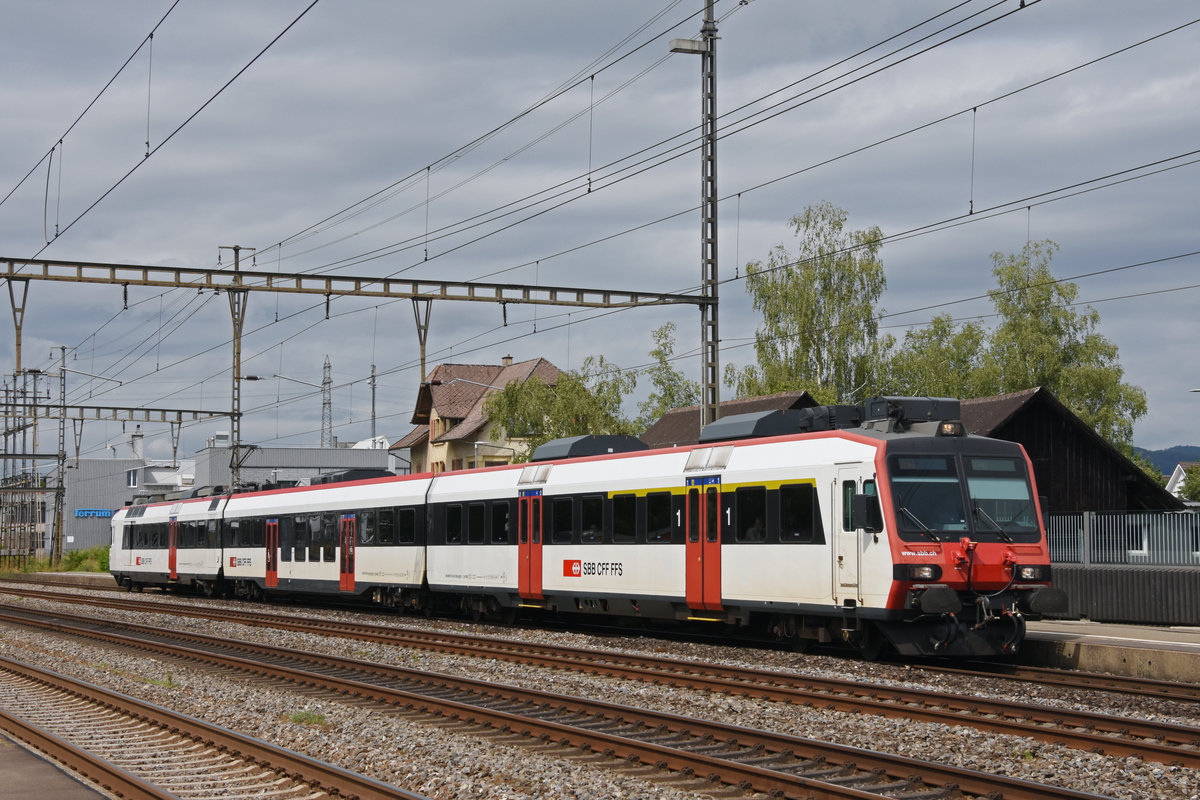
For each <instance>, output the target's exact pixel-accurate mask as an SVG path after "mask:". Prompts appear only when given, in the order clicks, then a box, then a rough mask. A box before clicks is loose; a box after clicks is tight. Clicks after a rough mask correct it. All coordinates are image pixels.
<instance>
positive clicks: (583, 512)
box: [579, 495, 604, 542]
mask: <svg viewBox="0 0 1200 800" xmlns="http://www.w3.org/2000/svg"><path fill="white" fill-rule="evenodd" d="M579 529H580V531H581V533H580V535H579V536H580V540H581V541H583V542H599V541H602V540H603V538H604V498H603V497H601V496H600V495H589V496H587V497H585V498H583V500H581V501H580V503H579Z"/></svg>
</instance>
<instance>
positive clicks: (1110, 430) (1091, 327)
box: [981, 241, 1146, 453]
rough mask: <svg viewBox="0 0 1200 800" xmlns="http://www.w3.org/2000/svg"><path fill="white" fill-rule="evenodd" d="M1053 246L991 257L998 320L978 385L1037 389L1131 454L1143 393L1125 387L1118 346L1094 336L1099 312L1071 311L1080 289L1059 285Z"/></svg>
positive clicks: (1087, 309) (1143, 408)
mask: <svg viewBox="0 0 1200 800" xmlns="http://www.w3.org/2000/svg"><path fill="white" fill-rule="evenodd" d="M1057 250H1058V245H1056V244H1054V243H1053V242H1050V241H1042V242H1030V243H1028V244H1026V245H1025V247H1024V249H1023V250H1022V251H1021V253H1019V254H1016V255H1003V254H1001V253H994V254H993V255H992V262H993V265H994V268H993V270H992V272H993V274H994V275H995V276H996V281H997V284H998V288H996V289H993V290H992V291H990V292H989V293H988V294H989V296H990V297H991V299H992V304H993V305H994V306H995V308H996V311H997V312H999V314H1000V323H999V325H998V326H997V327H996V329H995V331H994V332H993V333H992V337H991V346H990V348H989V350H988V353H987V355H986V357H985V359H984V360H985V363H984V366H983V376H982V380H981V384H982V386H983V388H984V389H985V391H988V393H989V394H1000V393H1002V392H1005V391H1016V390H1020V389H1027V388H1032V387H1034V386H1042V387H1045V388H1046V389H1049V390H1050V391H1051V392H1053V393H1054V396H1055V397H1057V398H1058V399H1059V400H1060V401H1061V402H1062V403H1063V405H1065V406H1067V407H1068V408H1070V409H1071V410H1072V411H1073V412H1075V414H1076V415H1078V416H1079V418H1080V419H1081V420H1083V421H1084V422H1085V423H1087V424H1088V425H1089V426H1091V427H1092V428H1093V429H1095V431H1096V432H1097V433H1099V434H1100V435H1101V436H1103V437H1104V438H1105V439H1107V440H1109V441H1110V442H1113V443H1114V444H1117V445H1119V446H1122V447H1123V448H1124V449H1126V450H1127V451H1129V452H1130V453H1131V452H1132V443H1133V423H1134V422H1135V421H1136V420H1137V419H1138V418H1139V417H1142V416H1144V415H1145V414H1146V393H1145V392H1144V391H1142V390H1141V389H1140V388H1138V387H1136V386H1132V385H1130V384H1127V383H1124V382H1123V381H1122V378H1123V377H1124V374H1125V370H1124V369H1123V368H1122V367H1121V363H1120V359H1119V357H1118V354H1117V346H1116V345H1115V344H1113V343H1112V342H1110V341H1109V340H1108V339H1106V338H1105V337H1104V336H1102V335H1101V334H1100V333H1098V332H1097V328H1098V327H1099V325H1100V314H1099V312H1097V311H1096V310H1095V309H1093V308H1092V307H1090V306H1086V307H1085V308H1084V309H1083V310H1082V311H1077V310H1076V309H1075V298H1076V297H1077V295H1078V293H1079V288H1078V286H1077V285H1076V284H1075V283H1073V282H1069V281H1057V280H1055V278H1054V276H1053V275H1052V274H1051V272H1050V261H1051V259H1052V258H1053V257H1054V253H1055V252H1056V251H1057Z"/></svg>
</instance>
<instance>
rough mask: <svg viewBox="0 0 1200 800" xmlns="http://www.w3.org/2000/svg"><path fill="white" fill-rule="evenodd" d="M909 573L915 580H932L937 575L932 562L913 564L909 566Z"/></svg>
mask: <svg viewBox="0 0 1200 800" xmlns="http://www.w3.org/2000/svg"><path fill="white" fill-rule="evenodd" d="M908 574H909V575H910V576H911V577H912V579H913V580H914V581H931V580H933V579H934V578H935V577H937V575H936V569H935V567H934V566H933V565H932V564H919V565H913V566H911V567H909V568H908Z"/></svg>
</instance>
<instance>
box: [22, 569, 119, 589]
mask: <svg viewBox="0 0 1200 800" xmlns="http://www.w3.org/2000/svg"><path fill="white" fill-rule="evenodd" d="M0 580H6V581H13V582H14V583H18V582H23V583H38V584H42V585H48V586H85V587H87V588H89V589H116V588H117V582H116V581H115V580H114V579H113V576H112V575H111V574H109V573H107V572H30V573H28V574H25V573H18V574H13V575H5V576H3V578H0Z"/></svg>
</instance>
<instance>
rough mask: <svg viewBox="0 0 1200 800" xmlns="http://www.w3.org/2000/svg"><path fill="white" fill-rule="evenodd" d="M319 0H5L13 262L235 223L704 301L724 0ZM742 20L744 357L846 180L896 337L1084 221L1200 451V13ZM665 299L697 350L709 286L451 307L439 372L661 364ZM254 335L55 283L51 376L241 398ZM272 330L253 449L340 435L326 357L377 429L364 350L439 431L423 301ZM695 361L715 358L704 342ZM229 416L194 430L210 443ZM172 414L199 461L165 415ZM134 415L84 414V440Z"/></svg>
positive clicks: (1078, 9) (729, 349) (220, 300)
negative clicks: (785, 263) (703, 220)
mask: <svg viewBox="0 0 1200 800" xmlns="http://www.w3.org/2000/svg"><path fill="white" fill-rule="evenodd" d="M309 4H310V0H286V1H285V0H273V1H272V2H258V3H245V2H240V1H239V2H232V1H231V0H229V1H226V0H212V1H210V2H203V3H201V2H197V0H180V2H178V3H174V2H173V0H156V1H155V2H147V1H146V0H139V2H121V1H120V0H109V2H105V3H94V2H83V1H82V0H78V1H77V2H70V1H68V0H63V1H62V2H55V3H25V2H16V0H3V2H2V4H0V5H2V7H0V14H2V17H0V18H2V19H3V20H4V25H3V26H2V27H0V48H2V49H3V52H4V54H5V57H4V60H3V65H2V66H0V70H2V74H3V80H0V107H2V108H3V109H4V118H3V122H2V123H0V198H4V200H3V203H2V204H0V256H2V257H4V258H16V259H22V258H42V259H56V260H62V261H98V262H115V263H131V264H154V265H179V266H186V267H197V268H207V267H212V266H214V265H216V264H217V262H218V258H220V259H221V262H222V265H223V266H225V267H228V266H229V264H230V260H231V255H230V253H229V251H222V250H219V248H220V247H221V246H228V245H241V246H243V247H245V248H255V249H256V252H255V254H254V260H253V262H252V263H250V264H246V266H247V267H250V268H256V269H259V270H267V271H280V272H288V273H298V272H306V273H327V272H335V273H337V274H341V275H362V276H371V277H379V276H385V275H404V276H406V277H420V278H439V279H448V280H455V281H469V280H486V281H491V282H501V283H513V284H537V285H559V286H579V287H595V288H612V289H619V290H651V291H665V292H683V291H694V290H695V287H696V286H697V284H698V282H699V275H700V266H699V252H700V247H699V228H700V224H699V213H698V211H697V210H695V209H696V206H697V204H698V199H699V156H698V154H697V152H696V151H695V150H694V144H695V142H694V139H695V135H696V130H695V126H696V125H697V123H698V122H699V116H700V95H699V89H700V76H699V72H700V59H699V58H697V57H696V56H692V55H686V54H677V55H672V54H670V53H669V41H670V40H671V39H674V38H691V37H696V36H698V34H699V29H700V16H699V15H700V12H701V11H702V7H701V6H702V3H701V0H682V1H680V2H669V1H668V0H650V1H649V2H648V1H647V0H609V1H608V2H605V3H569V2H562V0H510V1H509V2H505V3H496V2H490V3H483V2H474V3H468V2H444V3H410V2H398V1H392V2H385V1H383V0H376V1H373V2H372V1H368V0H340V1H335V0H321V2H317V3H315V4H313V5H312V7H311V9H309ZM1022 6H1024V7H1022ZM306 9H309V10H307V11H306ZM716 14H717V16H718V18H719V35H720V37H721V38H720V41H719V46H718V51H717V68H718V108H719V111H720V112H721V113H722V114H723V117H722V119H721V123H720V125H721V131H722V138H721V140H720V144H719V188H720V194H721V196H722V201H721V204H720V229H719V230H720V268H719V269H720V275H721V277H722V279H724V280H726V282H725V283H724V284H723V285H722V288H721V300H722V303H721V311H720V322H721V334H722V350H721V361H722V364H725V363H733V364H745V363H746V362H747V361H748V360H749V359H750V358H751V357H752V350H751V348H750V346H749V343H750V341H751V340H752V337H753V333H754V329H755V327H756V324H757V320H756V318H755V315H754V313H753V312H752V309H751V308H750V305H749V303H748V301H747V300H746V297H745V293H744V288H743V285H742V283H741V281H739V280H737V278H738V277H739V276H741V275H743V274H744V271H745V270H744V264H745V263H746V262H747V261H750V260H756V259H761V258H764V257H765V256H766V254H767V252H768V251H769V249H770V248H771V247H772V245H774V244H776V243H785V244H788V245H789V246H791V244H792V242H791V240H792V236H791V234H790V232H789V230H788V228H787V221H788V219H789V218H790V217H791V216H792V215H794V214H796V213H798V212H799V211H801V210H802V209H803V208H804V207H805V206H806V205H808V204H811V203H817V202H822V201H828V202H831V203H834V204H835V205H837V206H840V207H841V208H843V209H845V210H846V211H847V213H848V214H849V218H850V220H849V221H850V225H851V226H853V227H860V228H861V227H868V226H872V225H878V226H879V227H881V228H882V229H883V231H884V233H885V234H886V235H888V236H891V237H894V238H892V239H891V240H889V242H888V243H887V244H886V245H885V246H884V248H883V251H882V257H883V262H884V265H885V268H886V271H887V277H888V289H887V293H886V295H885V297H884V300H883V306H884V307H885V310H886V312H887V316H886V317H884V319H883V320H882V323H881V325H882V326H883V328H884V329H885V330H887V331H889V332H891V333H893V334H895V335H896V336H897V337H898V338H901V337H902V336H903V333H904V331H905V330H906V329H907V328H908V327H910V326H919V325H921V324H923V323H927V322H928V320H929V319H930V317H931V315H932V314H934V313H936V312H935V311H931V310H919V311H915V310H914V309H927V307H929V306H931V305H935V304H950V305H946V306H944V307H942V308H940V309H938V310H939V311H944V312H949V313H951V314H953V315H954V316H955V317H956V318H959V319H966V318H973V317H976V316H980V315H987V314H988V313H990V311H991V305H990V303H988V302H987V301H986V300H982V301H981V300H978V299H975V300H971V299H970V298H976V297H978V296H979V295H983V294H985V293H986V291H987V290H988V289H989V288H992V286H993V281H992V274H991V267H992V260H991V254H993V253H996V252H1001V253H1013V252H1017V251H1019V250H1021V248H1022V247H1023V246H1024V245H1025V243H1026V242H1027V241H1029V240H1030V239H1037V240H1040V239H1052V240H1054V241H1055V242H1057V243H1058V244H1059V245H1060V247H1061V250H1060V252H1059V253H1058V256H1057V257H1056V259H1055V262H1054V265H1053V269H1054V271H1055V273H1056V275H1058V276H1060V277H1067V278H1069V277H1074V276H1087V277H1078V278H1077V279H1076V280H1077V283H1078V286H1079V299H1080V300H1081V301H1083V302H1085V303H1088V304H1090V305H1091V306H1092V307H1093V308H1095V309H1096V310H1097V311H1098V312H1099V313H1100V315H1101V319H1102V324H1101V332H1102V333H1103V334H1104V335H1105V336H1107V337H1108V338H1109V339H1110V340H1112V341H1113V342H1114V343H1115V344H1116V345H1117V346H1118V347H1119V349H1120V356H1121V361H1122V364H1123V365H1124V367H1125V370H1126V378H1127V380H1128V381H1130V382H1132V383H1134V384H1136V385H1138V386H1141V387H1142V388H1143V389H1145V390H1146V392H1147V395H1148V398H1149V404H1150V411H1149V414H1148V415H1147V416H1146V417H1145V418H1144V419H1143V420H1141V421H1140V422H1139V423H1138V425H1137V428H1136V431H1135V439H1136V443H1137V444H1139V445H1141V446H1143V447H1150V448H1159V447H1166V446H1170V445H1174V444H1197V443H1200V423H1197V420H1198V419H1200V413H1197V412H1198V411H1200V394H1189V392H1188V390H1189V389H1191V388H1200V368H1198V365H1197V355H1196V354H1197V343H1198V342H1200V314H1197V312H1196V307H1197V305H1198V303H1200V288H1196V287H1197V284H1200V269H1197V266H1198V265H1200V256H1196V255H1187V254H1189V253H1193V252H1195V251H1197V250H1200V244H1198V243H1197V241H1196V231H1197V228H1198V226H1197V222H1198V210H1197V197H1198V193H1197V189H1198V187H1200V180H1198V178H1200V174H1198V173H1200V164H1198V163H1196V162H1197V158H1198V156H1200V154H1198V153H1197V151H1198V150H1200V137H1198V132H1200V64H1198V62H1197V60H1196V58H1195V53H1196V52H1198V51H1200V24H1191V23H1193V22H1196V18H1197V17H1198V16H1200V15H1198V14H1197V12H1196V8H1195V6H1194V5H1193V4H1190V3H1178V2H1170V1H1169V0H1145V1H1144V2H1140V3H1136V4H1131V3H1127V2H1116V0H1040V2H1036V1H1034V0H1026V2H1024V3H1021V2H1020V1H1019V0H1006V1H1004V2H960V3H954V2H952V1H951V0H942V1H941V2H924V1H921V2H916V1H914V2H905V3H895V2H882V1H881V0H880V1H876V0H861V1H856V2H846V3H814V2H807V1H805V0H752V1H751V2H741V3H738V2H734V0H722V2H718V3H717V4H716ZM164 15H165V17H164ZM297 18H299V19H297ZM293 22H294V25H293V24H292V23H293ZM289 25H291V26H292V27H290V29H288V26H289ZM1181 26H1184V27H1181ZM285 29H287V30H286V32H284V31H285ZM152 30H153V31H154V36H153V40H152V42H151V41H147V36H148V34H150V32H151V31H152ZM281 33H282V35H280V34H281ZM276 37H279V38H278V40H277V41H275V42H274V44H271V43H272V40H275V39H276ZM268 45H270V46H269V47H268ZM264 48H267V49H266V50H265V52H263V51H264ZM1119 51H1123V52H1119ZM260 53H261V55H260ZM126 62H128V63H126ZM123 64H124V65H125V66H124V67H123V68H122V65H123ZM243 69H244V71H242V70H243ZM239 72H240V74H239ZM1064 73H1065V74H1064ZM114 76H115V78H114ZM110 79H111V81H112V82H111V84H110V85H108V87H107V89H105V86H106V84H109V81H110ZM227 84H228V85H227ZM222 87H225V88H222ZM102 90H103V91H102ZM93 101H95V102H94V104H92V105H91V107H90V108H88V106H89V104H90V103H93ZM85 109H87V111H86V113H83V112H84V111H85ZM81 114H82V116H81ZM60 140H61V143H59V142H60ZM147 153H149V155H147ZM589 188H590V191H589ZM970 211H974V213H973V214H970V215H969V216H970V218H969V219H968V218H967V217H968V212H970ZM909 232H913V233H915V234H919V235H907V234H908V233H909ZM1150 262H1152V263H1150ZM1092 273H1102V274H1095V275H1092ZM126 294H127V297H126ZM126 303H127V307H126ZM568 312H569V313H568ZM668 320H669V321H674V322H675V323H676V324H677V325H678V326H679V333H678V351H679V352H681V353H693V352H698V338H699V330H698V329H699V324H698V313H697V311H696V310H695V308H693V307H675V308H668V309H663V308H658V309H642V310H634V311H622V312H619V313H612V312H607V313H604V312H595V311H581V310H575V311H571V310H570V309H554V308H547V307H538V308H536V309H535V308H534V307H532V306H509V307H508V308H507V309H506V311H505V312H504V313H502V310H501V309H500V308H499V307H497V306H494V305H490V304H479V303H454V304H450V303H442V304H435V305H434V307H433V311H432V318H431V328H430V334H429V345H428V346H429V363H430V364H431V365H432V364H436V363H438V362H441V361H453V362H458V363H497V362H498V361H499V360H500V358H501V357H502V356H504V355H506V354H511V355H512V356H513V357H514V358H515V359H517V360H523V359H528V358H533V357H537V356H544V357H546V358H548V359H549V360H551V361H552V362H554V363H555V364H557V365H558V366H560V367H562V368H576V367H579V366H580V365H581V364H582V362H583V360H584V358H585V357H586V356H588V355H599V354H602V355H604V356H605V357H606V358H608V359H609V360H610V361H613V362H615V363H617V364H619V365H621V366H624V367H635V366H639V365H644V364H645V363H646V362H647V355H646V354H647V351H648V350H649V349H650V347H651V346H652V342H651V338H650V332H651V331H652V330H653V329H654V328H656V327H658V326H659V325H661V324H662V323H663V322H665V321H668ZM984 321H985V322H986V321H987V318H986V317H984ZM0 327H3V328H4V330H5V332H4V333H3V338H0V361H2V364H3V366H2V368H3V370H4V371H5V372H6V373H8V374H11V372H12V369H13V360H14V357H13V346H12V345H13V338H14V337H13V330H12V327H11V325H9V324H7V323H6V324H5V325H4V326H0ZM230 332H231V326H230V320H229V307H228V304H227V301H226V298H225V297H223V296H214V295H212V294H210V293H204V294H199V293H197V292H196V291H195V290H174V291H166V292H163V291H160V290H152V289H144V288H137V287H131V288H129V290H128V292H127V293H123V292H122V290H121V288H120V287H110V286H90V287H74V286H68V285H62V284H49V283H39V282H34V283H32V284H31V288H30V290H29V298H28V303H27V316H26V318H25V326H24V334H23V336H24V347H23V358H24V366H26V367H34V368H41V369H53V368H54V366H55V364H56V363H57V352H58V351H57V348H59V347H60V346H65V347H67V348H68V351H67V352H68V356H67V357H68V359H69V363H68V367H69V368H70V369H72V370H75V372H74V373H70V378H69V389H70V395H69V396H70V398H71V399H72V401H74V402H78V403H89V404H96V405H131V406H132V405H145V406H151V407H155V408H185V409H211V410H227V409H228V407H229V394H230V388H229V383H230V380H229V375H230V347H229V339H230ZM52 351H53V353H54V358H53V359H52V358H51V353H52ZM243 352H244V357H243V358H244V362H243V372H244V373H245V374H251V375H259V376H262V377H263V378H264V380H262V381H259V382H257V383H246V384H244V390H243V409H244V410H245V411H246V412H247V415H246V417H245V420H244V423H243V438H244V440H246V441H249V442H255V443H259V444H264V445H272V444H281V445H303V444H314V443H316V442H317V441H318V440H319V438H320V427H321V401H320V395H319V392H318V391H317V390H315V389H313V388H311V387H309V386H306V385H304V382H306V383H310V384H319V383H320V382H321V367H322V362H323V361H324V359H325V357H326V356H328V357H329V359H330V362H331V364H332V376H333V382H334V387H335V388H334V392H333V422H334V425H335V431H334V433H335V435H336V436H337V437H338V438H339V439H341V440H354V439H360V438H364V437H366V436H367V435H369V432H370V422H371V420H370V390H369V388H368V385H367V381H366V379H367V376H368V375H369V373H370V365H371V364H375V365H376V368H377V370H378V373H379V380H378V387H377V426H378V430H379V433H381V434H383V435H385V436H388V437H389V438H390V439H396V438H398V437H399V436H401V435H403V434H404V433H406V432H407V431H408V430H409V429H410V428H411V425H410V422H409V418H410V415H411V413H412V408H413V401H414V397H415V390H416V386H417V383H418V381H419V379H420V375H419V367H418V356H417V352H418V351H417V337H416V331H415V325H414V320H413V311H412V305H411V303H410V302H408V301H400V302H394V303H389V304H381V303H379V302H378V301H369V300H357V299H340V300H334V301H333V302H331V303H330V306H329V309H328V319H326V308H325V304H324V303H323V302H320V301H317V302H313V301H312V300H307V299H297V298H294V297H289V296H278V295H272V294H266V293H254V294H252V295H251V297H250V300H249V310H248V314H247V321H246V336H245V339H244V342H243ZM681 363H682V365H683V367H684V369H686V370H687V371H688V373H689V374H690V375H692V376H693V377H698V376H699V356H698V355H695V356H690V357H689V358H688V359H687V360H686V361H683V362H681ZM80 373H90V374H91V375H102V376H105V377H107V378H110V379H115V380H120V381H121V382H122V383H121V384H120V385H118V384H117V383H115V382H114V381H113V380H107V381H105V380H99V379H96V378H89V377H87V376H85V375H83V374H80ZM274 375H286V376H288V377H291V378H293V379H295V380H293V381H288V380H284V379H280V378H275V377H272V376H274ZM9 380H11V377H10V379H9ZM643 383H645V381H643ZM646 391H648V387H646V386H643V387H642V388H640V389H639V397H634V398H631V406H630V409H629V410H630V411H631V412H636V408H635V405H636V401H637V400H638V399H640V396H644V393H645V392H646ZM723 394H728V390H727V389H724V390H723ZM227 428H228V423H220V422H206V423H202V424H196V425H193V426H190V427H187V428H186V429H185V430H184V432H183V440H182V448H181V449H182V451H183V453H185V454H190V453H191V452H192V451H194V450H195V449H197V448H199V447H202V446H203V445H204V442H205V439H206V438H207V437H209V436H211V435H213V433H215V432H216V431H217V430H224V429H227ZM146 432H147V434H148V447H147V450H148V454H149V455H151V456H154V457H164V456H165V457H169V455H170V448H169V438H168V436H167V432H166V430H165V429H163V430H160V429H159V428H157V427H154V426H151V427H149V428H148V429H147V431H146ZM127 433H128V431H123V430H122V426H121V425H120V424H119V423H107V424H106V423H89V427H88V428H87V429H86V430H85V436H84V451H85V453H88V454H91V455H101V454H103V453H104V452H105V446H106V445H108V444H113V445H118V446H122V445H123V442H125V441H126V439H127V437H126V434H127ZM43 435H52V432H51V431H49V429H47V433H45V434H43Z"/></svg>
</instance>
